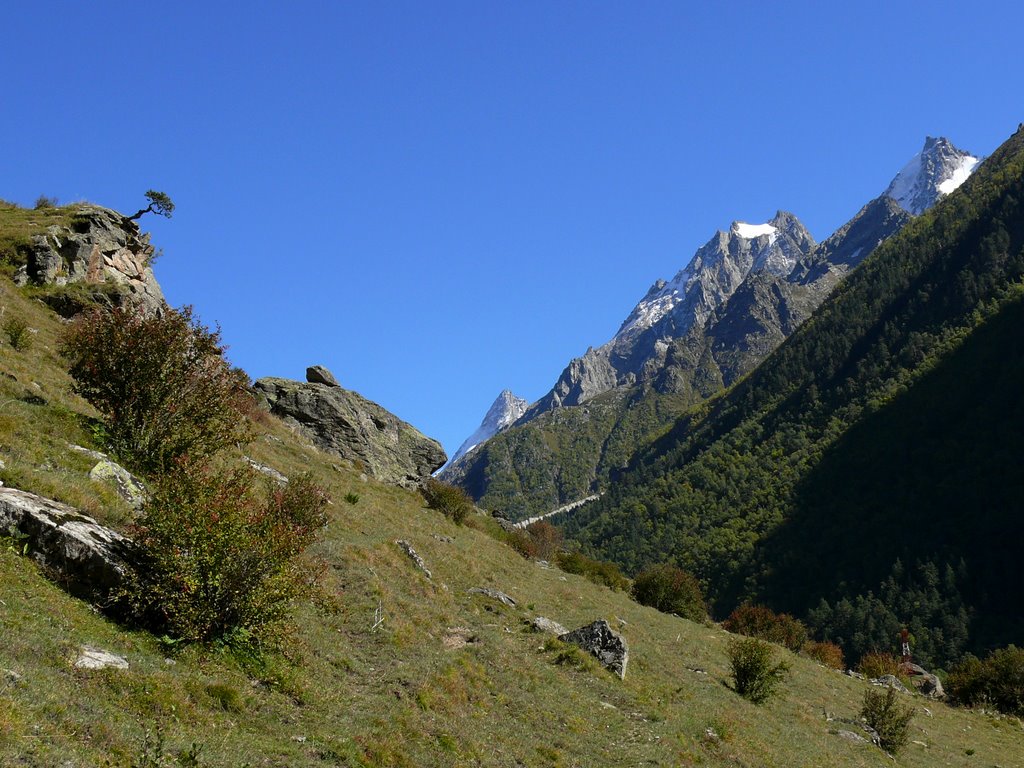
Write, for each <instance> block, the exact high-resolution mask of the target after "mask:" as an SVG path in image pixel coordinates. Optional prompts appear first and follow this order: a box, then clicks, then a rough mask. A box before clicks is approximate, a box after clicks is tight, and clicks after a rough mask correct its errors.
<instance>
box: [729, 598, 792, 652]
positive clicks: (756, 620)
mask: <svg viewBox="0 0 1024 768" xmlns="http://www.w3.org/2000/svg"><path fill="white" fill-rule="evenodd" d="M722 626H723V627H725V628H726V629H727V630H729V631H730V632H735V633H736V634H738V635H746V636H747V637H758V638H760V639H761V640H767V641H768V642H770V643H778V644H779V645H784V646H786V647H787V648H789V650H791V651H799V650H800V649H801V648H802V647H803V644H804V643H805V642H807V627H805V626H804V625H803V622H801V621H800V620H799V619H795V618H793V617H792V616H790V615H789V614H788V613H775V612H774V611H773V610H771V609H770V608H765V607H764V606H763V605H750V604H749V603H745V604H743V605H741V606H739V607H738V608H737V609H736V610H734V611H733V612H732V613H731V614H729V618H727V619H726V620H725V621H724V622H722Z"/></svg>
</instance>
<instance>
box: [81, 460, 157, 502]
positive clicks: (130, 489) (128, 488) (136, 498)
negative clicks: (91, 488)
mask: <svg viewBox="0 0 1024 768" xmlns="http://www.w3.org/2000/svg"><path fill="white" fill-rule="evenodd" d="M89 479H90V480H98V481H100V482H108V483H113V485H114V487H115V488H117V493H118V495H119V496H120V497H121V498H122V499H124V500H125V501H127V502H128V504H129V505H130V506H131V507H132V509H142V505H143V504H145V503H146V498H147V497H146V488H145V486H144V485H143V484H142V481H140V480H139V479H138V478H137V477H135V475H133V474H132V473H131V472H129V471H128V470H127V469H125V468H124V467H122V466H121V465H120V464H118V463H116V462H113V461H111V460H110V459H101V460H100V461H98V462H97V463H96V466H94V467H93V468H92V469H91V470H89Z"/></svg>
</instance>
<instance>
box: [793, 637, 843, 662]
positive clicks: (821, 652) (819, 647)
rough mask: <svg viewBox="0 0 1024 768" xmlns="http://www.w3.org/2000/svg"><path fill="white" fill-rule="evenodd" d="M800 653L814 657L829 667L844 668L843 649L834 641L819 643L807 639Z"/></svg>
mask: <svg viewBox="0 0 1024 768" xmlns="http://www.w3.org/2000/svg"><path fill="white" fill-rule="evenodd" d="M802 653H803V654H804V655H805V656H807V657H809V658H811V659H814V660H815V661H816V662H818V663H819V664H824V665H825V666H826V667H830V668H831V669H845V668H846V662H845V660H844V659H843V649H842V648H840V647H839V646H838V645H836V644H835V643H829V642H825V643H819V642H816V641H814V640H809V641H808V642H807V644H806V645H804V647H803V649H802Z"/></svg>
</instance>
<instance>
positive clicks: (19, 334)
mask: <svg viewBox="0 0 1024 768" xmlns="http://www.w3.org/2000/svg"><path fill="white" fill-rule="evenodd" d="M3 331H4V335H5V336H6V337H7V341H8V343H9V344H10V345H11V346H12V347H14V349H16V350H17V351H18V352H24V351H25V350H26V349H28V348H29V347H30V346H32V337H31V336H30V335H29V329H28V323H26V322H25V321H24V320H22V319H21V318H20V317H15V316H13V315H12V316H11V317H7V318H4V321H3Z"/></svg>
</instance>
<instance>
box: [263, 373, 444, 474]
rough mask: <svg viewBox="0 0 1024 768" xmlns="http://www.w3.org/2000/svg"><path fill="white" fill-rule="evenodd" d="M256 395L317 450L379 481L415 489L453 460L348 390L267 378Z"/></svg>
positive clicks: (414, 432) (413, 431) (393, 417)
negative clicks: (356, 464) (355, 465)
mask: <svg viewBox="0 0 1024 768" xmlns="http://www.w3.org/2000/svg"><path fill="white" fill-rule="evenodd" d="M332 378H333V377H332ZM254 389H255V391H256V393H257V395H258V396H260V397H261V398H262V399H263V401H264V402H265V404H266V406H267V408H268V409H269V410H270V412H271V413H273V414H274V415H276V416H278V417H280V418H281V419H282V420H283V421H284V422H285V423H286V424H290V425H292V426H293V427H294V428H295V429H296V430H297V431H298V432H299V433H301V434H303V435H305V436H306V437H307V438H308V439H309V440H311V441H312V442H313V443H314V444H315V445H316V446H317V447H319V448H321V449H322V450H325V451H328V452H330V453H334V454H336V455H338V456H340V457H342V458H344V459H348V460H350V461H353V462H359V463H361V464H362V466H363V467H364V468H365V470H366V472H367V473H369V474H371V475H373V476H374V477H375V478H377V479H378V480H382V481H384V482H387V483H395V484H397V485H402V486H405V487H415V486H417V485H419V484H420V483H421V482H422V481H423V480H424V479H425V478H426V477H428V476H429V475H430V474H431V473H432V472H434V471H435V470H437V469H438V467H440V466H441V465H443V464H444V463H445V461H446V460H447V458H448V457H447V455H446V454H445V452H444V449H443V448H442V447H441V444H440V443H438V442H437V441H436V440H432V439H431V438H429V437H425V436H424V435H423V434H422V433H421V432H420V431H419V430H417V429H416V428H415V427H413V426H412V425H411V424H407V423H406V422H404V421H402V420H401V419H399V418H398V417H397V416H395V415H394V414H393V413H391V412H390V411H388V410H386V409H385V408H382V407H381V406H379V405H377V403H374V402H371V401H370V400H367V399H366V398H365V397H363V396H362V395H360V394H359V393H357V392H352V391H350V390H347V389H344V388H343V387H340V386H334V385H330V384H324V383H321V382H306V383H302V382H299V381H293V380H291V379H282V378H275V377H267V378H263V379H259V380H258V381H256V383H255V385H254Z"/></svg>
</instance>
